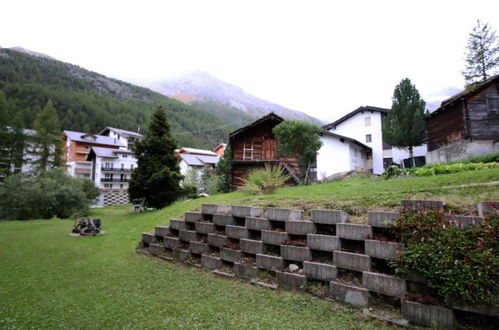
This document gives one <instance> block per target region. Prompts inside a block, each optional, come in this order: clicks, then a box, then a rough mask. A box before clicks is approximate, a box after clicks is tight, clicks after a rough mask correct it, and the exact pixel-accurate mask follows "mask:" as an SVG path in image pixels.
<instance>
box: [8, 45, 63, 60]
mask: <svg viewBox="0 0 499 330" xmlns="http://www.w3.org/2000/svg"><path fill="white" fill-rule="evenodd" d="M10 49H11V50H15V51H16V52H20V53H24V54H28V55H31V56H35V57H40V58H44V59H47V60H55V58H53V57H52V56H48V55H46V54H43V53H38V52H35V51H32V50H29V49H26V48H23V47H12V48H10Z"/></svg>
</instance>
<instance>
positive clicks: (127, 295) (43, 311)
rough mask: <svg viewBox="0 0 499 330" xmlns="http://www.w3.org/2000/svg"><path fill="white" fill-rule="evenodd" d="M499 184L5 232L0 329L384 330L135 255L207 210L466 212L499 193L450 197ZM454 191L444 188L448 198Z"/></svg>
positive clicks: (290, 197) (444, 179)
mask: <svg viewBox="0 0 499 330" xmlns="http://www.w3.org/2000/svg"><path fill="white" fill-rule="evenodd" d="M498 179H499V169H492V170H484V171H478V172H468V173H458V174H451V175H442V176H437V177H433V178H414V179H412V178H411V179H397V180H390V181H382V180H378V179H354V180H350V181H343V182H336V183H331V184H324V185H315V186H308V187H295V188H287V189H282V190H280V191H278V192H277V193H276V194H274V195H272V196H266V197H262V196H257V197H254V196H253V197H252V196H248V195H245V194H242V193H232V194H224V195H217V196H212V197H209V198H206V199H200V200H193V201H184V202H178V203H176V204H174V205H172V206H170V207H168V208H165V209H163V210H160V211H156V212H148V213H146V214H130V213H129V211H130V210H129V208H118V207H117V208H105V209H100V210H93V211H92V215H93V216H96V217H100V218H101V219H102V220H103V223H104V228H105V230H106V231H107V232H108V233H107V234H106V235H103V236H99V237H90V238H72V237H69V236H67V234H68V232H69V231H70V229H71V227H72V221H70V220H50V221H25V222H15V221H5V222H1V223H0V242H1V249H0V260H1V263H0V274H1V276H0V328H19V327H20V328H33V327H37V328H56V327H62V328H124V327H128V328H158V327H170V328H174V327H175V328H176V327H186V328H193V327H206V328H208V327H217V328H220V327H224V328H291V327H293V328H336V329H340V328H380V327H381V326H382V325H381V324H380V323H378V322H366V321H364V319H363V318H362V317H361V314H360V313H359V312H358V311H357V310H355V309H353V308H350V307H348V306H346V305H343V304H339V303H332V302H327V301H322V300H318V299H316V298H314V297H312V296H309V295H304V294H297V293H291V292H284V291H279V292H273V291H268V290H265V289H261V288H256V287H252V286H251V285H249V284H247V283H241V282H234V281H228V280H225V279H218V278H215V277H214V276H212V275H211V274H210V273H209V272H207V271H204V270H199V269H195V268H188V267H184V266H182V265H180V264H178V263H168V262H165V261H162V260H158V259H154V258H149V257H145V256H141V255H137V254H136V253H135V252H134V248H135V246H136V244H137V241H138V240H139V238H140V233H141V232H143V231H150V230H152V229H153V228H154V226H155V225H157V224H165V223H167V222H168V219H169V218H172V217H179V216H181V215H182V213H183V212H185V211H187V210H193V209H196V208H198V207H199V206H200V204H201V203H218V202H224V203H233V204H260V205H283V206H284V205H293V206H302V205H305V206H312V205H313V206H323V207H330V206H339V207H342V208H344V209H347V210H349V211H350V212H351V213H357V212H358V213H359V214H360V213H362V212H363V210H364V209H365V208H367V207H368V206H369V208H391V207H394V206H395V205H396V204H397V203H398V201H399V200H400V199H401V198H403V197H407V196H414V197H423V196H425V195H427V196H428V197H431V198H433V197H444V198H445V199H446V201H447V203H448V204H450V205H451V207H452V208H458V209H460V208H462V209H469V207H470V205H472V204H474V203H475V202H477V201H479V200H483V199H489V200H490V199H495V200H498V199H499V193H498V189H497V186H496V187H487V186H481V187H462V188H448V187H449V186H456V185H460V184H466V183H477V182H488V181H492V180H498ZM446 187H447V188H446Z"/></svg>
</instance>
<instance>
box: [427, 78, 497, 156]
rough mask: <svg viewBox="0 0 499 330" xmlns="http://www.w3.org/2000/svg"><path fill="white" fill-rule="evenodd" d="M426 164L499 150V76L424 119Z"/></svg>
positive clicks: (460, 95)
mask: <svg viewBox="0 0 499 330" xmlns="http://www.w3.org/2000/svg"><path fill="white" fill-rule="evenodd" d="M426 128H427V133H428V155H427V159H428V160H429V162H445V161H452V160H457V159H462V158H465V157H469V156H475V155H479V154H484V153H489V152H494V151H498V150H499V75H496V76H494V77H491V78H489V79H488V80H486V81H484V82H482V83H480V84H478V85H477V86H475V87H474V88H472V89H471V90H468V91H463V92H461V93H459V94H456V95H454V96H452V97H450V98H449V99H447V100H445V101H443V102H442V104H441V106H440V107H439V108H438V109H437V110H435V111H434V112H432V113H431V114H430V115H429V116H428V117H427V118H426Z"/></svg>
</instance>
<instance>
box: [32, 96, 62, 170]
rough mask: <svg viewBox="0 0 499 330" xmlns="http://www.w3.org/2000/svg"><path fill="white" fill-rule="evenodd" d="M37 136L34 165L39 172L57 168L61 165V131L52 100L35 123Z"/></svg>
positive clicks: (34, 146) (34, 147)
mask: <svg viewBox="0 0 499 330" xmlns="http://www.w3.org/2000/svg"><path fill="white" fill-rule="evenodd" d="M33 129H34V130H35V136H34V137H33V139H34V141H33V150H32V151H31V153H32V154H33V155H34V157H35V159H34V160H33V164H34V166H35V169H36V171H37V172H43V171H45V170H47V169H51V168H55V167H58V166H60V165H61V162H62V160H61V155H62V150H61V143H62V139H61V129H60V126H59V118H58V116H57V112H56V109H55V107H54V105H53V104H52V101H51V100H48V101H47V104H46V105H45V107H44V108H43V110H42V111H41V112H39V113H38V115H37V116H36V119H35V121H34V122H33Z"/></svg>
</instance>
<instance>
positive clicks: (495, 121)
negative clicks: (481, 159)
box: [466, 82, 499, 140]
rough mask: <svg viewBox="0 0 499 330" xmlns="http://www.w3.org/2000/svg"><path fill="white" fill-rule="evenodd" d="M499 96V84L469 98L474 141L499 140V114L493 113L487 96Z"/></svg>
mask: <svg viewBox="0 0 499 330" xmlns="http://www.w3.org/2000/svg"><path fill="white" fill-rule="evenodd" d="M487 95H491V96H499V82H498V84H492V85H491V86H489V87H488V88H487V89H485V90H483V91H482V92H480V93H477V94H475V95H473V96H472V97H470V98H468V99H467V100H466V101H467V104H466V105H467V108H468V111H467V113H468V119H469V135H470V137H471V139H472V140H498V139H499V112H491V111H489V109H488V107H487V99H486V96H487Z"/></svg>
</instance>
